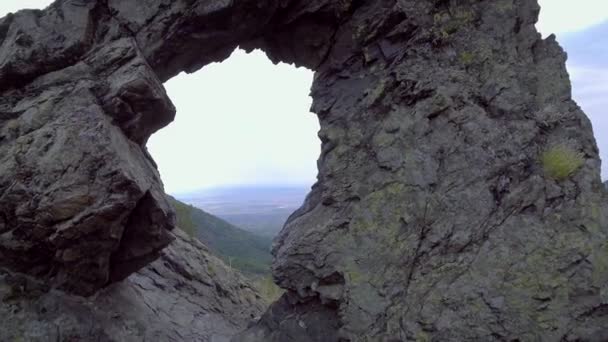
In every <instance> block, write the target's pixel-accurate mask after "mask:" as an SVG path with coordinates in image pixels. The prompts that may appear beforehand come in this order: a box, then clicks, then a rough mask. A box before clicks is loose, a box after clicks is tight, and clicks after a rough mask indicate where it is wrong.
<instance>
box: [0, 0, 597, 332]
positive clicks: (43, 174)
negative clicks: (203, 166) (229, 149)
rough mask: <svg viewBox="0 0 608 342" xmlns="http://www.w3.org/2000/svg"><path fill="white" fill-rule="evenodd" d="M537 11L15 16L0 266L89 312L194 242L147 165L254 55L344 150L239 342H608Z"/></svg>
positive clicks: (564, 85) (583, 203)
mask: <svg viewBox="0 0 608 342" xmlns="http://www.w3.org/2000/svg"><path fill="white" fill-rule="evenodd" d="M538 12H539V7H538V4H537V1H534V0H505V1H472V0H471V1H469V0H449V1H444V0H442V1H432V0H429V1H408V0H380V1H371V0H370V1H365V0H361V1H358V0H353V1H348V0H345V1H342V0H336V1H331V0H316V1H299V0H293V1H278V0H277V1H272V0H269V1H262V2H260V1H252V0H241V1H213V2H211V1H190V0H188V1H163V0H150V1H145V2H144V3H143V4H142V2H139V1H138V2H136V1H123V0H108V1H95V2H88V1H80V0H59V1H57V2H55V3H54V4H53V5H52V6H51V7H50V8H49V9H47V10H45V11H44V12H39V11H25V12H20V13H17V14H16V15H14V16H10V17H5V18H3V19H2V20H1V22H0V42H1V44H2V52H3V54H0V80H1V82H0V91H1V92H2V96H1V97H0V114H1V115H0V120H2V121H1V123H2V131H1V134H2V135H1V136H0V142H1V144H0V149H1V150H0V158H3V159H2V164H1V165H2V167H3V169H4V170H5V172H3V173H1V174H0V189H1V190H2V191H1V192H0V196H1V197H0V210H1V214H2V215H1V216H0V232H1V233H2V238H1V239H0V263H1V265H2V266H3V267H5V268H8V269H10V270H12V271H19V272H25V273H28V274H31V275H34V276H37V277H38V278H41V279H44V280H46V281H47V282H48V283H49V284H51V285H53V286H56V287H60V288H62V289H64V290H68V291H71V292H74V293H78V294H85V295H90V294H93V293H95V292H96V291H98V290H99V289H100V288H102V287H104V286H106V285H107V284H108V283H109V282H113V281H118V280H120V279H123V278H125V277H126V276H128V275H129V274H131V273H132V272H134V271H136V270H137V269H139V268H140V267H142V266H143V265H146V264H147V263H149V262H150V261H151V260H153V259H155V258H156V256H158V253H159V252H160V250H162V249H163V248H164V247H165V246H167V244H169V243H170V241H171V239H172V236H171V233H170V230H171V229H172V227H173V225H174V222H173V219H174V215H173V214H172V212H171V210H170V208H169V206H168V204H167V201H166V198H165V196H164V193H163V191H162V187H161V186H160V180H159V177H158V173H157V171H156V168H155V167H154V163H153V161H152V159H151V158H150V157H149V155H147V153H146V151H145V149H143V146H144V145H145V142H146V141H147V139H148V137H149V136H150V134H152V133H153V132H155V131H157V130H158V129H160V128H162V127H163V126H165V125H166V124H167V123H168V122H170V121H171V120H172V119H173V116H174V114H175V109H174V108H173V106H172V104H171V102H170V100H169V99H168V97H167V96H166V94H165V92H164V90H163V87H162V84H163V82H165V81H166V80H167V79H169V78H171V77H172V76H174V75H176V74H177V73H179V72H181V71H189V72H192V71H195V70H197V69H199V68H200V67H202V66H204V65H206V64H208V63H210V62H213V61H219V60H222V59H225V58H226V57H227V56H228V55H229V53H230V52H232V51H233V50H234V48H235V47H236V46H237V45H240V46H243V47H244V48H245V49H247V50H251V49H254V48H262V49H263V50H264V51H266V53H267V54H268V55H269V57H270V58H271V59H272V60H273V61H284V62H293V63H296V64H298V65H303V66H306V67H308V68H310V69H311V70H314V71H316V76H315V80H314V85H313V90H312V94H313V98H314V104H313V111H314V112H315V113H317V114H318V116H319V119H320V121H321V132H320V137H321V140H322V143H323V145H322V152H321V157H320V160H319V177H318V178H319V182H318V184H317V185H316V186H315V187H314V188H313V190H312V192H311V194H310V195H309V196H308V198H307V200H306V202H305V204H304V205H303V206H302V208H301V209H300V210H298V211H297V212H295V213H294V214H293V215H292V216H291V218H290V220H289V222H288V223H287V226H286V229H285V230H284V232H283V233H282V234H281V235H280V237H279V239H278V240H277V243H276V245H275V248H274V254H275V256H276V260H277V262H276V263H275V265H274V275H275V277H276V278H277V280H278V281H279V284H280V285H281V286H282V287H283V288H286V289H288V293H287V294H286V296H285V297H284V298H283V300H281V301H280V302H278V303H277V304H276V306H275V307H274V308H273V309H272V310H270V311H269V312H268V313H267V315H266V316H265V317H264V318H263V319H262V320H261V321H260V322H259V324H258V325H257V326H254V327H252V328H251V330H250V333H251V334H249V335H244V337H243V339H242V340H250V341H258V340H259V341H284V340H287V338H286V337H289V336H302V337H303V339H304V337H307V338H308V340H311V341H319V340H332V341H333V340H336V341H337V340H391V341H392V340H408V339H420V340H430V339H438V340H452V339H454V338H456V339H458V340H483V339H488V338H491V339H501V338H502V339H504V338H507V339H510V338H512V337H513V338H514V339H535V338H536V337H541V336H542V337H544V336H555V339H558V340H559V339H565V340H568V339H570V340H601V339H604V338H605V336H606V335H605V333H606V332H605V329H604V328H603V327H605V326H606V324H607V322H608V315H607V314H606V310H605V309H606V305H605V304H603V303H605V299H606V298H605V293H606V289H605V284H606V282H607V280H608V268H607V267H606V262H605V260H606V258H607V256H606V244H605V241H606V235H607V233H606V227H608V225H607V224H606V222H608V218H607V215H606V213H607V210H606V202H605V196H606V194H605V190H604V189H603V187H602V185H601V180H600V170H599V169H600V162H599V157H598V151H597V146H596V144H595V140H594V138H593V134H592V130H591V125H590V124H589V120H588V119H587V118H586V116H585V115H584V113H583V112H582V111H581V110H580V108H579V107H578V106H577V105H576V103H574V102H573V101H572V99H571V89H570V84H569V81H568V74H567V72H566V69H565V66H564V62H565V58H566V56H565V54H564V52H563V50H562V49H561V48H560V47H559V45H558V44H557V43H556V41H555V39H554V38H553V37H548V38H547V39H542V37H541V36H540V35H539V34H538V32H537V31H536V29H535V27H534V24H535V22H536V21H537V18H538ZM41 56H44V58H41ZM556 146H558V147H560V148H564V149H565V150H566V151H567V153H566V155H565V156H566V157H569V156H574V157H575V159H576V160H578V161H580V162H577V163H576V167H575V168H574V169H572V170H569V172H568V175H567V177H559V178H557V177H551V175H550V174H548V173H547V172H546V170H545V168H546V167H545V165H543V162H542V155H543V152H545V151H551V150H552V149H553V148H555V147H556ZM57 161H60V162H57ZM524 237H525V238H524ZM514 256H516V257H514ZM581 256H582V257H581ZM546 285H550V288H548V287H547V286H546ZM454 308H457V310H455V309H454ZM293 312H296V313H297V315H288V314H285V313H293ZM246 334H247V333H246ZM455 336H456V337H455ZM247 338H248V339H247Z"/></svg>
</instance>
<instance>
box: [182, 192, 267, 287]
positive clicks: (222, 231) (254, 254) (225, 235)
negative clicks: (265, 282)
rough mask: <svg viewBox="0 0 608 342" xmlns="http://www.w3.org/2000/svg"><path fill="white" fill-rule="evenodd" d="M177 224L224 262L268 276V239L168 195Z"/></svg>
mask: <svg viewBox="0 0 608 342" xmlns="http://www.w3.org/2000/svg"><path fill="white" fill-rule="evenodd" d="M171 203H172V204H173V206H174V207H175V210H176V213H177V225H178V227H179V228H181V229H182V230H184V231H185V232H187V233H188V234H190V235H191V236H194V237H196V238H198V239H199V240H200V241H201V242H203V243H204V244H205V245H207V247H209V249H210V250H211V251H213V252H214V253H215V254H216V255H217V256H218V257H220V258H221V259H222V260H224V262H225V263H226V264H227V265H230V266H231V267H234V268H236V269H238V270H240V271H241V272H243V273H244V274H246V275H249V276H252V275H256V276H268V275H269V274H270V263H271V261H272V256H271V254H270V246H271V244H272V239H271V238H269V237H262V236H258V235H255V234H253V233H250V232H247V231H245V230H242V229H240V228H237V227H235V226H233V225H231V224H230V223H228V222H226V221H224V220H222V219H220V218H218V217H215V216H213V215H211V214H209V213H206V212H204V211H203V210H201V209H198V208H196V207H193V206H191V205H188V204H185V203H182V202H180V201H178V200H176V199H173V198H172V199H171Z"/></svg>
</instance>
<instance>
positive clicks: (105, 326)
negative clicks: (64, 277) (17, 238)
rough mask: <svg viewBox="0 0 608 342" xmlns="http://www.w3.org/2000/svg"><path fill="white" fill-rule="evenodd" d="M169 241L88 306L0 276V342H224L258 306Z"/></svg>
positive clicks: (222, 274) (227, 275)
mask: <svg viewBox="0 0 608 342" xmlns="http://www.w3.org/2000/svg"><path fill="white" fill-rule="evenodd" d="M174 234H175V237H176V238H177V239H176V241H175V242H174V243H173V244H171V245H170V246H169V247H168V248H166V249H165V250H164V251H163V252H162V253H161V257H160V258H159V259H158V260H157V261H155V262H153V263H152V264H150V265H148V266H146V267H145V268H144V269H142V270H140V271H139V272H137V273H135V274H133V275H132V276H131V277H129V278H128V279H127V280H125V281H124V282H121V283H117V284H114V285H111V286H109V287H108V288H106V289H104V290H102V291H100V292H99V293H97V294H96V295H94V296H92V297H89V298H86V299H85V298H82V297H78V296H73V295H69V294H66V293H63V292H61V291H57V290H50V289H49V288H48V285H47V284H45V283H40V282H39V281H36V280H35V279H31V278H27V277H23V276H18V275H12V274H7V273H0V299H1V300H2V302H1V303H0V317H2V322H1V323H0V326H1V327H2V329H0V341H27V342H47V341H121V342H123V341H214V342H222V341H228V340H229V339H230V337H231V336H233V335H234V334H236V333H237V332H238V331H240V330H242V329H244V328H245V327H246V324H247V323H248V322H249V321H251V320H252V319H255V318H257V317H259V316H260V315H261V313H262V310H263V308H264V305H263V304H262V300H260V297H259V296H258V295H257V292H256V291H255V290H254V289H252V288H251V287H250V286H249V285H248V284H247V280H246V279H245V278H243V277H242V276H240V275H237V274H235V273H234V272H233V271H232V270H231V269H229V268H228V267H227V266H226V265H225V264H224V263H223V262H222V261H221V260H219V259H218V258H216V257H214V256H212V255H211V254H210V253H209V251H208V250H207V248H206V247H205V246H203V245H202V244H201V243H200V242H198V241H196V240H193V239H191V238H189V237H188V236H187V235H186V234H185V233H183V232H181V231H179V230H176V231H175V233H174Z"/></svg>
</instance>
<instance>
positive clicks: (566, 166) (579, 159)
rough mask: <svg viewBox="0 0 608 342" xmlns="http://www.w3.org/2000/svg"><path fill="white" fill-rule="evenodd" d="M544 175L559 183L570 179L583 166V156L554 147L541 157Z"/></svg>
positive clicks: (565, 148)
mask: <svg viewBox="0 0 608 342" xmlns="http://www.w3.org/2000/svg"><path fill="white" fill-rule="evenodd" d="M542 162H543V168H544V169H545V174H546V175H547V176H549V177H551V178H553V179H555V180H558V181H561V180H564V179H566V178H568V177H570V176H571V175H572V174H573V173H574V172H576V171H577V170H578V169H580V168H581V166H583V164H584V163H585V159H584V157H583V154H582V153H580V152H576V151H574V150H572V149H571V148H569V147H566V146H561V145H560V146H555V147H552V148H550V149H548V150H547V151H545V152H544V153H543V155H542Z"/></svg>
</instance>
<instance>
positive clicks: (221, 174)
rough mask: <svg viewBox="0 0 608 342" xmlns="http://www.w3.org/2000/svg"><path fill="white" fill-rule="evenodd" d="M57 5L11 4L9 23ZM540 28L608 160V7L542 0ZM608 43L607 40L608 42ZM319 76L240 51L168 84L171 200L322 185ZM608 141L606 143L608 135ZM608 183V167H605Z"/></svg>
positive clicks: (165, 136)
mask: <svg viewBox="0 0 608 342" xmlns="http://www.w3.org/2000/svg"><path fill="white" fill-rule="evenodd" d="M50 2H51V1H49V0H1V2H0V16H4V15H5V14H6V13H8V12H11V11H16V10H18V9H21V8H43V7H45V6H47V5H48V4H49V3H50ZM539 2H540V4H541V7H542V10H541V18H540V22H539V24H538V25H537V27H538V29H539V30H540V31H541V32H542V33H543V35H544V36H547V35H548V34H550V33H556V34H557V36H558V40H559V41H560V42H561V43H562V44H563V45H564V46H565V48H566V50H567V51H568V54H569V62H568V69H569V72H570V74H571V77H572V81H573V93H574V97H575V99H576V100H577V101H578V103H579V105H581V107H583V109H584V110H585V111H586V112H587V114H588V115H589V116H590V118H591V120H592V121H593V124H594V129H595V132H596V137H597V139H598V144H599V145H600V149H601V151H602V156H603V159H604V160H606V161H607V162H608V134H602V133H603V132H608V113H605V112H604V108H608V100H606V98H608V61H606V60H607V57H608V50H607V47H608V22H606V20H607V19H608V1H607V0H577V1H572V0H540V1H539ZM604 37H606V38H604ZM312 77H313V75H312V72H310V71H308V70H305V69H296V68H294V67H291V66H288V65H284V64H281V65H278V66H275V65H273V64H272V63H271V62H270V61H269V60H268V59H267V58H266V57H265V55H264V54H263V53H260V52H254V53H253V54H250V55H247V54H245V53H243V52H242V51H236V52H235V53H234V54H233V56H232V57H231V58H230V59H228V60H226V61H225V62H223V63H221V64H212V65H209V66H207V67H205V68H203V69H202V70H200V71H198V72H197V73H195V74H192V75H184V74H182V75H179V76H177V77H175V78H173V79H171V80H170V81H168V82H167V83H166V88H167V91H168V93H169V96H170V97H171V99H172V100H173V102H174V104H175V106H176V107H177V111H178V113H177V119H176V120H175V122H173V123H172V124H171V125H169V126H168V127H167V128H164V129H163V130H161V131H160V132H158V133H157V134H155V135H154V136H153V137H152V138H151V139H150V142H149V144H148V147H149V149H150V152H151V153H152V155H153V156H154V158H155V159H156V161H157V162H158V164H159V168H160V172H161V175H162V177H163V180H164V182H165V186H166V190H167V191H168V192H170V193H180V192H187V191H192V190H195V189H199V188H205V187H212V186H218V185H231V184H254V183H258V184H259V183H264V184H281V185H284V184H306V185H310V184H312V183H313V182H314V179H315V176H316V159H317V158H318V154H319V145H320V142H319V140H318V138H317V131H318V128H319V127H318V122H317V119H316V117H315V116H314V115H313V114H311V113H309V112H308V110H309V108H310V104H311V99H310V97H309V96H308V94H309V89H310V86H311V84H312ZM604 136H606V137H604ZM604 169H605V170H604V173H603V175H604V177H605V178H606V177H607V176H608V172H607V171H608V167H605V168H604Z"/></svg>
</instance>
